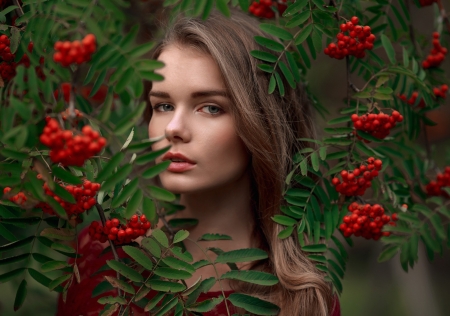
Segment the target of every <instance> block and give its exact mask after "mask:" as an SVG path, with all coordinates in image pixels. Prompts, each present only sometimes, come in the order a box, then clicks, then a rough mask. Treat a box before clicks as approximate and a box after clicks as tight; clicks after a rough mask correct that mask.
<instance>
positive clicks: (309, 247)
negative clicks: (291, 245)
mask: <svg viewBox="0 0 450 316" xmlns="http://www.w3.org/2000/svg"><path fill="white" fill-rule="evenodd" d="M302 250H303V251H305V252H325V251H327V246H326V245H324V244H317V245H307V246H304V247H302Z"/></svg>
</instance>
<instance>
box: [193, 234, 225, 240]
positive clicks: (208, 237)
mask: <svg viewBox="0 0 450 316" xmlns="http://www.w3.org/2000/svg"><path fill="white" fill-rule="evenodd" d="M213 240H232V238H231V237H230V236H228V235H222V234H204V235H203V236H201V237H200V238H199V239H198V240H197V241H213Z"/></svg>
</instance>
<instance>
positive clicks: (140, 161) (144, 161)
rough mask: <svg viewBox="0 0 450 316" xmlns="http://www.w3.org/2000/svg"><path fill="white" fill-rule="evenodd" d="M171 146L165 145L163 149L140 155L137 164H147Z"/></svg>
mask: <svg viewBox="0 0 450 316" xmlns="http://www.w3.org/2000/svg"><path fill="white" fill-rule="evenodd" d="M170 147H171V146H167V147H164V148H162V149H159V150H156V151H152V152H150V153H148V154H145V155H142V156H139V157H137V158H136V160H135V163H136V164H137V165H145V164H147V163H149V162H151V161H153V160H155V159H156V158H158V157H159V156H161V155H162V154H164V153H166V152H167V151H168V150H169V149H170Z"/></svg>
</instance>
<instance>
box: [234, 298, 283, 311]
mask: <svg viewBox="0 0 450 316" xmlns="http://www.w3.org/2000/svg"><path fill="white" fill-rule="evenodd" d="M228 300H229V301H230V302H231V303H232V304H233V305H234V306H237V307H241V308H244V309H245V310H246V311H248V312H250V313H254V314H256V315H277V314H278V313H279V311H280V308H279V307H278V306H277V305H275V304H273V303H270V302H267V301H264V300H261V299H259V298H256V297H253V296H250V295H246V294H241V293H232V294H230V296H229V297H228Z"/></svg>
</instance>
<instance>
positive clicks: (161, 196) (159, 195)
mask: <svg viewBox="0 0 450 316" xmlns="http://www.w3.org/2000/svg"><path fill="white" fill-rule="evenodd" d="M148 188H149V189H150V195H151V196H152V197H153V198H155V199H157V200H161V201H166V202H173V201H175V199H176V196H175V194H173V193H172V192H170V191H167V190H166V189H163V188H160V187H156V186H153V185H150V186H148Z"/></svg>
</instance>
